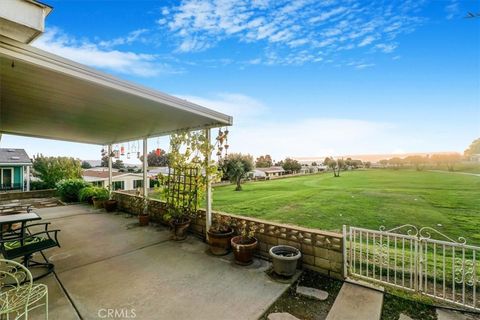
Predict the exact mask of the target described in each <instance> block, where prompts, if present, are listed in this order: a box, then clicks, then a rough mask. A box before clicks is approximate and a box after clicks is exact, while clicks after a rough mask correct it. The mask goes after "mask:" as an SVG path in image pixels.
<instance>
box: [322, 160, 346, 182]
mask: <svg viewBox="0 0 480 320" xmlns="http://www.w3.org/2000/svg"><path fill="white" fill-rule="evenodd" d="M323 163H324V164H325V165H326V166H327V167H329V168H330V169H332V170H333V176H334V177H340V170H341V169H344V168H345V167H346V163H345V160H343V159H337V160H335V159H333V158H332V157H330V158H328V157H327V158H325V160H324V161H323Z"/></svg>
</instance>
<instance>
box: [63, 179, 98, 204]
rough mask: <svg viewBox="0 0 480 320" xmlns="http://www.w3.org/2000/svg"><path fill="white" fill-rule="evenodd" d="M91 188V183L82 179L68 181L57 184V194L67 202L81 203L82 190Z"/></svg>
mask: <svg viewBox="0 0 480 320" xmlns="http://www.w3.org/2000/svg"><path fill="white" fill-rule="evenodd" d="M88 186H90V183H88V182H86V181H84V180H82V179H66V180H62V181H60V182H58V183H57V192H58V194H59V195H60V197H61V198H62V201H65V202H77V201H79V194H80V190H82V189H83V188H85V187H88Z"/></svg>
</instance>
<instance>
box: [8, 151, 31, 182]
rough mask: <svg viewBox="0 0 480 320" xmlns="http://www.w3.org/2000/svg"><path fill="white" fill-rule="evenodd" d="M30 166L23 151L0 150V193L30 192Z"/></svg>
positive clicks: (29, 161)
mask: <svg viewBox="0 0 480 320" xmlns="http://www.w3.org/2000/svg"><path fill="white" fill-rule="evenodd" d="M31 166H32V161H31V160H30V157H29V156H28V154H27V153H26V152H25V150H24V149H11V148H8V149H3V148H2V149H0V191H9V190H21V191H30V167H31Z"/></svg>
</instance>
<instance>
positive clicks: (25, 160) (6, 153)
mask: <svg viewBox="0 0 480 320" xmlns="http://www.w3.org/2000/svg"><path fill="white" fill-rule="evenodd" d="M1 164H23V165H31V164H32V161H31V160H30V157H29V156H28V154H27V152H25V150H24V149H12V148H0V165H1Z"/></svg>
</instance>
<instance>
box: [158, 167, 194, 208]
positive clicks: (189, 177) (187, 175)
mask: <svg viewBox="0 0 480 320" xmlns="http://www.w3.org/2000/svg"><path fill="white" fill-rule="evenodd" d="M199 179H203V177H202V176H201V175H200V174H199V169H198V168H196V167H177V168H170V167H169V168H168V177H167V181H166V184H165V188H166V190H165V191H166V192H165V194H166V202H167V206H168V208H175V209H179V210H182V211H183V212H184V213H185V214H187V215H189V216H193V215H195V213H196V212H197V203H198V183H199Z"/></svg>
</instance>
